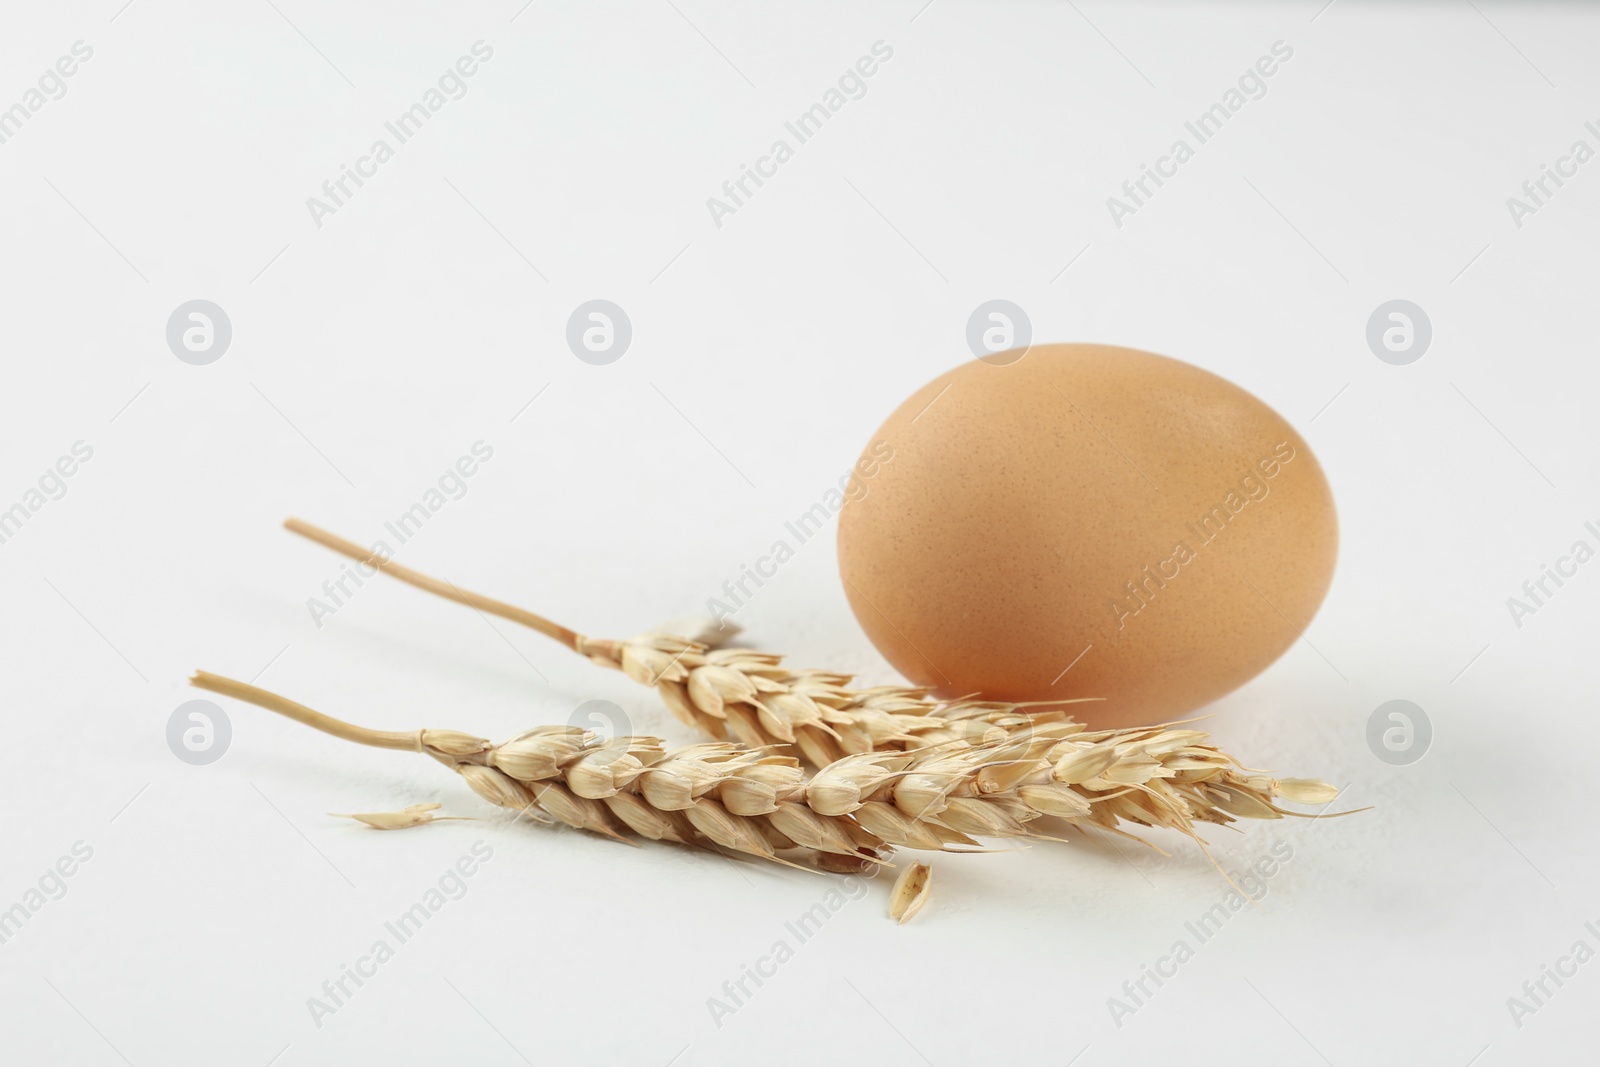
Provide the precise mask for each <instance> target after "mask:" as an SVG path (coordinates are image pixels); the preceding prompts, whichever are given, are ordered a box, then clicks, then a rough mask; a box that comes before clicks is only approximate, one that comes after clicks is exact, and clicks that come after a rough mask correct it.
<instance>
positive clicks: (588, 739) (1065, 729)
mask: <svg viewBox="0 0 1600 1067" xmlns="http://www.w3.org/2000/svg"><path fill="white" fill-rule="evenodd" d="M190 684H191V685H194V686H196V687H198V688H201V689H206V690H209V691H211V692H214V693H219V694H222V695H224V696H231V697H235V698H237V699H239V700H243V701H246V702H248V703H251V704H255V705H258V706H260V707H263V708H266V709H268V710H270V711H275V712H277V713H278V714H280V715H284V716H286V717H288V718H291V719H294V720H295V721H297V722H300V723H304V724H305V725H307V726H311V727H314V728H316V729H318V730H321V731H323V732H324V733H329V734H332V735H334V736H335V737H340V738H343V739H345V740H347V741H354V742H356V743H358V744H364V745H372V746H375V747H378V748H390V749H399V750H405V751H412V752H418V753H421V754H423V755H427V756H431V757H432V758H433V759H435V760H437V761H439V762H440V763H442V764H444V765H445V766H446V767H449V768H450V769H451V770H453V771H455V772H456V773H457V774H459V775H461V777H462V778H463V779H465V780H466V783H467V785H468V786H469V787H470V788H471V789H472V790H473V791H474V792H475V793H477V794H478V795H479V796H481V797H483V798H484V799H485V800H488V801H489V802H491V803H493V804H497V805H499V806H501V807H505V808H511V809H513V810H517V811H525V812H539V813H544V814H547V815H549V816H552V817H554V818H555V819H557V820H559V821H560V822H563V823H566V824H567V825H568V826H572V827H576V828H578V829H582V830H590V831H594V832H596V833H600V834H604V835H606V836H608V837H613V838H618V839H623V834H624V832H625V831H629V830H631V831H632V832H634V833H636V834H638V835H640V836H642V837H645V838H649V839H651V840H656V841H673V842H681V843H685V844H696V843H704V842H707V841H709V842H710V843H713V844H715V845H718V846H721V847H723V848H726V849H730V850H732V851H735V852H741V853H745V854H748V855H752V856H758V857H761V858H763V859H769V860H775V861H777V862H780V863H787V862H788V861H787V860H784V859H782V858H781V857H780V856H778V853H779V852H781V851H784V850H787V849H791V848H809V849H813V850H816V851H817V852H820V853H825V854H828V855H831V856H835V857H847V858H849V859H851V860H854V861H861V862H868V863H872V862H880V861H881V859H882V856H883V855H884V854H885V853H886V852H887V851H888V850H889V849H890V848H892V847H903V848H912V849H926V850H933V851H959V850H964V849H970V848H975V847H978V846H979V842H978V841H976V840H975V837H1035V836H1042V835H1039V834H1037V833H1036V832H1035V831H1034V830H1033V829H1032V828H1030V827H1029V826H1028V825H1027V824H1029V823H1031V822H1033V821H1035V820H1037V819H1040V818H1041V817H1044V816H1054V817H1056V818H1058V819H1062V820H1065V821H1066V822H1069V823H1075V824H1079V825H1087V826H1093V827H1098V828H1102V829H1107V830H1112V831H1114V832H1118V833H1120V832H1121V831H1120V830H1117V829H1116V826H1117V823H1118V822H1119V821H1122V820H1127V821H1131V822H1134V823H1138V824H1140V825H1146V826H1167V827H1172V828H1175V829H1178V830H1181V831H1183V832H1184V833H1187V834H1189V835H1190V836H1192V837H1196V839H1197V840H1198V835H1196V834H1195V826H1194V824H1195V823H1196V822H1213V823H1224V824H1225V823H1229V822H1232V821H1233V817H1234V816H1242V817H1245V818H1272V819H1275V818H1281V817H1282V816H1283V815H1285V814H1289V813H1288V812H1286V811H1284V810H1283V809H1281V808H1279V807H1277V806H1276V805H1275V804H1274V803H1273V799H1274V798H1276V797H1283V798H1285V799H1288V800H1292V801H1296V802H1301V803H1318V802H1326V801H1331V800H1332V799H1333V797H1334V796H1335V795H1336V792H1335V791H1334V790H1333V788H1332V787H1331V786H1328V785H1326V784H1324V783H1321V782H1311V781H1303V780H1298V779H1282V780H1278V779H1270V778H1263V777H1247V776H1245V775H1244V774H1242V773H1241V772H1240V771H1239V770H1237V769H1236V768H1235V766H1234V765H1233V763H1232V761H1231V760H1229V759H1228V758H1227V757H1225V756H1222V755H1221V754H1220V753H1218V752H1216V750H1215V749H1212V748H1209V747H1208V746H1205V745H1203V744H1201V743H1200V742H1201V740H1202V739H1203V737H1204V735H1203V734H1199V733H1198V732H1197V731H1188V730H1163V729H1159V728H1156V729H1149V730H1132V731H1128V730H1122V731H1099V732H1095V733H1089V732H1086V731H1085V730H1084V729H1083V727H1082V725H1081V724H1079V723H1063V724H1056V725H1054V726H1046V727H1043V728H1041V729H1040V730H1039V731H1036V732H1035V733H1033V734H1031V735H1029V736H1027V737H1023V738H1010V739H1007V740H1005V741H1002V742H998V743H992V744H983V745H971V744H967V743H965V742H959V741H958V742H950V743H946V744H944V745H935V746H929V747H926V748H922V749H917V750H913V751H909V752H871V753H862V754H859V755H854V756H848V757H846V758H844V759H842V760H840V761H838V762H836V763H833V764H830V765H829V766H827V767H824V768H823V769H822V770H820V771H819V772H818V773H817V774H816V776H815V777H813V778H812V779H811V780H810V781H809V782H808V781H806V780H805V776H804V775H803V773H802V772H801V770H800V766H799V762H798V761H797V760H796V759H794V758H793V757H790V756H784V755H778V754H775V753H772V752H770V751H764V750H760V749H749V748H744V747H741V746H739V745H735V744H730V743H726V742H709V743H705V744H699V745H691V746H689V747H687V748H680V749H676V750H673V751H670V752H669V751H667V750H666V749H665V748H664V746H663V744H662V742H661V741H659V740H658V739H656V738H653V737H619V738H612V739H609V740H607V739H604V738H600V737H597V736H596V735H595V734H594V733H593V732H591V731H587V730H582V729H579V728H577V727H571V726H540V727H535V728H534V729H532V730H528V731H525V732H524V733H520V734H517V735H516V736H515V737H512V738H511V739H510V740H508V741H504V742H502V743H500V744H498V745H496V744H492V743H491V742H489V741H487V740H485V739H484V738H481V737H476V736H473V735H472V734H467V733H461V732H459V731H455V730H431V729H422V730H413V731H398V732H396V731H383V730H369V729H367V728H365V727H361V726H354V725H351V724H350V723H347V722H343V721H341V720H339V719H335V718H332V717H330V716H327V715H324V714H322V713H321V712H318V711H313V710H312V709H311V708H308V707H306V706H305V705H303V704H299V703H296V702H295V701H293V700H290V699H288V698H287V697H283V696H279V695H278V694H276V693H271V692H268V691H267V690H265V689H259V688H257V687H255V686H253V685H249V684H247V683H245V682H239V681H235V680H233V679H231V678H224V677H222V676H220V675H216V674H211V673H209V672H206V671H197V672H196V673H195V674H194V676H193V677H192V678H190Z"/></svg>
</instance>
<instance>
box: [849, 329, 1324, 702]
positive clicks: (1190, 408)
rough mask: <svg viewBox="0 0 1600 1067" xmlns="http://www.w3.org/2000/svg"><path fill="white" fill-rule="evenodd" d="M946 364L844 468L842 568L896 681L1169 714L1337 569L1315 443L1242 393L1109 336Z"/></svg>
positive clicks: (1309, 603) (1273, 653)
mask: <svg viewBox="0 0 1600 1067" xmlns="http://www.w3.org/2000/svg"><path fill="white" fill-rule="evenodd" d="M1011 355H1012V354H1009V353H1008V354H1003V355H1002V356H999V357H988V358H987V359H985V360H977V361H974V362H971V363H967V364H964V365H962V366H960V367H957V368H956V369H954V370H952V371H950V372H948V373H946V374H943V375H941V376H940V377H938V378H936V379H934V380H933V381H931V382H929V383H928V384H927V385H926V386H924V387H923V388H921V389H919V390H918V391H917V392H916V393H914V394H913V395H912V396H911V398H910V399H908V400H907V401H906V402H905V403H904V404H902V405H900V407H899V409H898V410H896V411H895V412H894V414H892V415H890V416H889V418H888V420H887V421H886V422H884V424H883V425H882V427H880V428H879V430H878V432H877V433H876V434H875V435H874V436H873V438H872V440H871V441H869V442H868V444H867V447H866V449H865V451H864V452H863V453H862V457H861V460H860V462H858V463H857V464H856V466H855V468H854V471H853V474H852V484H851V486H850V489H851V491H850V493H849V494H848V498H847V502H846V503H845V506H844V508H843V510H842V511H841V513H840V516H839V568H840V573H841V575H842V577H843V580H844V588H845V593H846V595H847V596H848V598H849V600H850V605H851V608H852V609H853V610H854V611H855V615H856V618H857V619H859V620H860V622H861V625H862V627H863V628H864V629H865V630H866V632H867V635H868V636H869V637H870V638H871V639H872V642H873V644H875V645H876V646H877V647H878V649H879V650H880V651H881V652H882V653H883V655H884V656H885V657H886V658H887V659H888V660H889V662H890V663H892V664H893V665H894V666H895V667H896V668H897V669H898V670H899V671H900V672H901V673H902V674H904V675H905V676H906V677H907V678H909V679H911V680H912V681H913V682H915V683H917V684H919V685H927V686H930V687H932V688H933V690H934V691H935V692H936V693H937V694H939V695H941V696H947V697H953V696H966V695H969V694H977V695H979V696H981V697H982V698H986V699H994V700H1012V701H1049V700H1062V699H1070V698H1075V697H1089V696H1092V697H1102V698H1104V701H1103V702H1101V703H1092V704H1079V705H1076V706H1075V707H1074V708H1073V709H1072V711H1073V713H1074V715H1075V716H1076V717H1078V718H1081V719H1083V720H1085V721H1087V722H1089V723H1091V724H1093V725H1096V726H1106V727H1113V726H1127V725H1137V724H1147V723H1153V722H1159V721H1163V720H1168V719H1172V718H1175V717H1178V716H1182V715H1184V714H1185V713H1187V712H1190V711H1193V710H1194V709H1196V708H1198V707H1200V706H1201V705H1204V704H1207V703H1209V702H1211V701H1213V700H1216V699H1217V698H1218V697H1221V696H1222V695H1223V694H1225V693H1228V692H1229V691H1231V690H1233V689H1235V688H1237V687H1238V686H1240V685H1242V684H1243V683H1245V682H1246V681H1248V680H1249V679H1250V678H1252V677H1254V676H1255V675H1256V674H1258V673H1259V672H1260V671H1262V670H1263V669H1265V668H1266V667H1267V665H1268V664H1270V663H1272V661H1273V660H1275V659H1277V658H1278V656H1279V655H1281V654H1282V653H1283V652H1284V650H1285V649H1287V648H1288V647H1289V646H1290V644H1292V643H1293V642H1294V641H1295V640H1296V639H1297V638H1298V637H1299V636H1300V634H1301V632H1302V631H1303V630H1304V629H1305V628H1306V625H1307V624H1308V623H1309V622H1310V621H1311V617H1312V616H1313V615H1314V614H1316V611H1317V608H1318V606H1319V605H1320V604H1321V603H1322V598H1323V596H1324V595H1325V594H1326V593H1327V591H1328V584H1329V582H1330V581H1331V580H1332V578H1333V568H1334V560H1335V557H1336V556H1337V553H1338V522H1337V519H1336V517H1335V514H1334V506H1333V496H1332V494H1331V493H1330V491H1329V489H1328V482H1327V479H1326V478H1325V477H1324V476H1323V473H1322V468H1321V466H1320V465H1319V464H1318V463H1317V460H1316V457H1314V456H1313V455H1312V454H1311V449H1310V448H1309V447H1307V445H1306V443H1305V441H1304V440H1303V439H1302V438H1301V437H1300V435H1299V434H1298V433H1296V432H1295V431H1294V429H1293V428H1292V427H1291V426H1290V425H1289V424H1288V423H1287V422H1286V421H1285V420H1284V419H1283V417H1282V416H1280V415H1279V414H1278V413H1277V412H1275V411H1273V410H1272V409H1271V408H1269V407H1267V405H1265V404H1263V403H1262V402H1261V401H1260V400H1257V399H1256V398H1255V397H1254V396H1251V395H1250V394H1249V393H1247V392H1245V391H1244V390H1243V389H1241V388H1239V387H1238V386H1236V385H1234V384H1232V383H1231V382H1228V381H1225V380H1223V379H1222V378H1219V377H1218V376H1216V375H1215V374H1212V373H1210V372H1208V371H1204V370H1201V369H1200V368H1199V367H1195V366H1191V365H1190V364H1188V363H1182V362H1179V361H1178V360H1175V359H1168V358H1166V357H1164V356H1157V355H1152V354H1151V353H1148V352H1140V351H1137V350H1134V349H1129V348H1116V347H1111V346H1108V345H1090V344H1058V345H1035V346H1033V347H1032V348H1030V349H1028V350H1027V351H1026V352H1025V354H1023V355H1022V356H1021V357H1020V358H1016V357H1015V356H1012V358H1011V359H1009V360H1008V359H1007V358H1006V356H1011Z"/></svg>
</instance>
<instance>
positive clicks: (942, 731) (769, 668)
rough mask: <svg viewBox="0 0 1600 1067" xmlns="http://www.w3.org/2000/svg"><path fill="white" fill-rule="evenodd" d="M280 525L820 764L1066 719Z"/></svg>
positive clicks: (699, 719)
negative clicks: (543, 595)
mask: <svg viewBox="0 0 1600 1067" xmlns="http://www.w3.org/2000/svg"><path fill="white" fill-rule="evenodd" d="M284 527H285V528H286V529H288V530H290V531H292V532H294V533H297V534H299V535H300V536H302V537H305V538H308V539H310V540H312V541H315V542H317V543H318V544H320V545H323V546H324V547H326V548H331V549H333V550H334V551H335V552H339V553H341V554H343V555H345V556H348V557H350V558H351V559H354V560H358V561H360V562H363V563H366V564H368V565H369V566H372V567H375V568H378V569H380V570H382V571H383V572H384V573H385V574H388V575H391V576H392V577H395V578H398V579H400V580H401V581H403V582H407V583H409V584H411V585H414V586H416V587H418V588H419V589H426V590H427V591H428V592H430V593H435V594H437V595H439V596H442V597H445V598H446V599H448V600H454V601H456V602H457V603H461V604H466V605H468V606H470V607H473V608H476V609H477V610H479V611H483V612H486V613H488V614H491V615H498V616H500V617H501V618H505V619H510V620H512V621H513V622H517V623H520V624H522V625H524V626H527V627H529V628H531V629H533V630H536V631H538V632H539V633H541V634H544V635H545V636H546V637H550V638H553V639H554V640H557V641H559V642H561V643H562V644H563V645H566V646H567V647H568V648H570V649H572V650H573V651H574V652H577V653H579V654H580V655H584V656H587V657H588V658H589V659H590V660H592V661H593V662H595V663H597V664H599V665H600V666H602V667H609V668H611V669H612V670H619V671H622V672H623V673H624V674H626V675H627V676H628V677H630V678H632V679H633V680H634V681H636V682H639V683H641V684H643V685H647V686H651V687H653V688H655V689H656V690H657V691H658V692H660V694H661V698H662V701H663V702H664V703H665V704H666V705H667V707H668V709H670V710H671V711H672V713H673V715H674V716H676V717H677V718H678V719H679V720H680V721H682V722H683V723H684V724H685V725H687V726H691V727H694V728H695V729H698V730H700V731H701V732H703V733H707V734H710V735H711V736H712V737H715V738H718V739H719V740H733V741H738V742H740V743H742V744H745V745H748V746H750V747H752V748H765V747H768V746H775V745H792V746H794V748H795V749H797V750H798V751H799V754H800V755H801V756H802V757H803V758H804V759H805V760H807V761H808V762H809V763H811V764H812V765H813V766H817V767H822V766H826V765H827V764H830V763H833V762H834V761H836V760H838V759H840V758H841V757H843V756H847V755H854V754H859V753H865V752H880V751H894V752H899V751H907V750H910V749H917V748H924V747H927V746H930V745H939V744H944V743H946V742H950V741H965V742H969V743H975V744H984V743H993V742H999V741H1002V740H1004V739H1005V738H1006V737H1007V736H1008V735H1010V734H1012V733H1014V732H1017V731H1024V732H1025V731H1029V730H1033V729H1037V728H1038V727H1040V726H1043V725H1050V724H1059V723H1065V722H1069V721H1070V719H1069V718H1068V716H1067V714H1066V713H1065V712H1064V711H1062V710H1061V707H1062V706H1063V705H1066V704H1074V703H1080V702H1083V700H1084V699H1095V698H1081V699H1079V700H1062V701H1056V702H1051V703H1050V704H1049V705H1048V706H1036V705H1025V704H1014V703H1007V702H1001V701H982V700H946V701H941V700H935V699H933V698H932V697H930V695H929V692H928V690H926V689H923V688H917V687H912V686H878V687H874V688H870V689H851V688H849V684H850V676H849V675H845V674H837V673H833V672H829V671H818V670H791V669H790V668H788V667H785V666H784V665H783V661H782V657H781V656H776V655H773V654H771V653H767V652H758V651H754V650H752V649H744V648H727V649H713V648H711V647H709V646H708V645H706V644H704V643H702V642H699V641H694V640H690V639H688V638H684V637H675V636H671V635H666V634H654V633H653V634H645V635H642V636H640V637H635V638H631V639H627V640H621V641H618V640H603V639H596V638H592V637H585V636H584V635H582V634H580V633H578V632H577V631H575V630H572V629H569V628H567V627H565V626H562V625H560V624H558V623H555V622H552V621H550V620H549V619H547V618H545V617H544V616H542V615H536V614H534V613H533V612H531V611H527V610H525V609H523V608H519V607H515V606H513V605H510V604H506V603H504V602H502V601H499V600H495V599H493V598H491V597H486V596H483V595H481V594H479V593H472V592H468V591H466V590H464V589H461V588H460V587H459V586H457V585H455V584H454V583H452V582H448V581H444V580H441V579H438V578H433V577H430V576H428V575H425V574H422V573H421V572H419V571H415V570H412V569H411V568H410V567H406V566H403V565H401V564H399V563H395V562H393V561H392V560H386V559H384V558H382V557H380V556H377V555H374V554H373V553H372V552H370V551H368V550H367V549H364V548H362V547H361V546H360V545H358V544H356V543H354V542H352V541H347V540H345V539H344V538H342V537H339V536H337V535H336V534H331V533H329V532H328V531H326V530H323V529H319V528H318V527H316V526H312V525H311V524H310V523H307V522H302V521H301V520H299V519H287V520H285V522H284Z"/></svg>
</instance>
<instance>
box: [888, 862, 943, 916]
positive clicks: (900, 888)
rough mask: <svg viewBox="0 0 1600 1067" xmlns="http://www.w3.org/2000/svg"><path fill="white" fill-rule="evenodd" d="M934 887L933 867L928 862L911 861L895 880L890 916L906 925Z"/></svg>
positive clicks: (891, 893)
mask: <svg viewBox="0 0 1600 1067" xmlns="http://www.w3.org/2000/svg"><path fill="white" fill-rule="evenodd" d="M932 889H933V869H932V868H931V867H929V866H928V865H927V864H926V863H910V864H907V865H906V869H905V870H903V871H901V872H900V877H899V878H896V879H895V880H894V889H893V890H892V891H891V892H890V894H889V918H891V919H893V920H894V921H895V922H897V923H899V924H900V925H901V926H904V925H905V924H906V923H908V922H910V921H911V920H912V919H914V918H915V917H916V914H917V912H919V911H921V910H922V906H923V905H924V904H926V903H927V902H928V893H929V891H931V890H932Z"/></svg>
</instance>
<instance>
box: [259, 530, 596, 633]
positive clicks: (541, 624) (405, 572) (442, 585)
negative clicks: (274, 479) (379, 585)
mask: <svg viewBox="0 0 1600 1067" xmlns="http://www.w3.org/2000/svg"><path fill="white" fill-rule="evenodd" d="M283 526H284V529H286V530H289V531H291V532H293V533H297V534H299V535H300V536H301V537H305V538H309V539H310V540H312V541H315V542H316V543H317V544H319V545H322V546H323V547H324V548H331V549H333V550H334V551H335V552H338V553H340V554H342V555H346V556H349V557H350V558H351V559H353V560H356V561H358V562H361V563H365V564H367V565H368V566H371V567H376V568H377V569H379V570H381V571H383V573H385V574H388V575H392V576H393V577H395V578H398V579H400V580H401V581H402V582H406V583H407V584H410V585H414V586H416V587H417V588H418V589H426V590H427V591H428V592H430V593H434V594H436V595H438V596H442V597H444V598H445V599H446V600H454V601H455V602H456V603H458V604H465V605H467V606H468V607H473V608H477V609H478V610H479V611H486V612H488V613H489V614H490V615H498V616H500V617H501V618H502V619H510V620H511V621H512V622H518V623H521V624H522V625H524V626H526V627H529V628H530V629H533V630H537V631H539V632H540V633H542V634H544V635H545V636H546V637H550V638H554V639H555V640H557V641H560V642H561V643H562V644H563V645H566V646H567V647H568V648H570V649H572V650H573V651H578V650H579V649H578V640H579V637H578V634H577V632H576V631H573V630H569V629H567V628H566V627H565V626H562V625H560V624H559V623H555V622H551V621H550V620H549V619H547V618H545V617H544V616H543V615H535V614H534V613H533V612H531V611H526V610H524V609H522V608H519V607H516V606H515V605H513V604H507V603H504V602H503V601H499V600H495V599H494V598H493V597H486V596H483V595H482V594H480V593H472V592H468V591H467V590H465V589H462V588H461V587H460V586H458V585H456V584H455V583H454V582H450V581H445V580H444V579H440V578H433V577H430V576H428V575H426V574H423V573H421V572H420V571H414V570H412V569H411V568H410V567H407V566H404V565H403V564H400V563H396V562H394V561H393V560H390V559H385V558H384V557H383V556H380V555H378V554H377V553H375V552H373V551H371V550H370V549H365V548H362V547H361V546H360V545H358V544H356V543H355V542H354V541H346V540H345V539H344V538H342V537H340V536H339V535H338V534H333V533H329V532H328V531H327V530H324V529H321V528H319V527H316V526H313V525H311V524H310V523H309V522H304V521H302V520H300V519H293V518H291V519H285V520H283Z"/></svg>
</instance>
